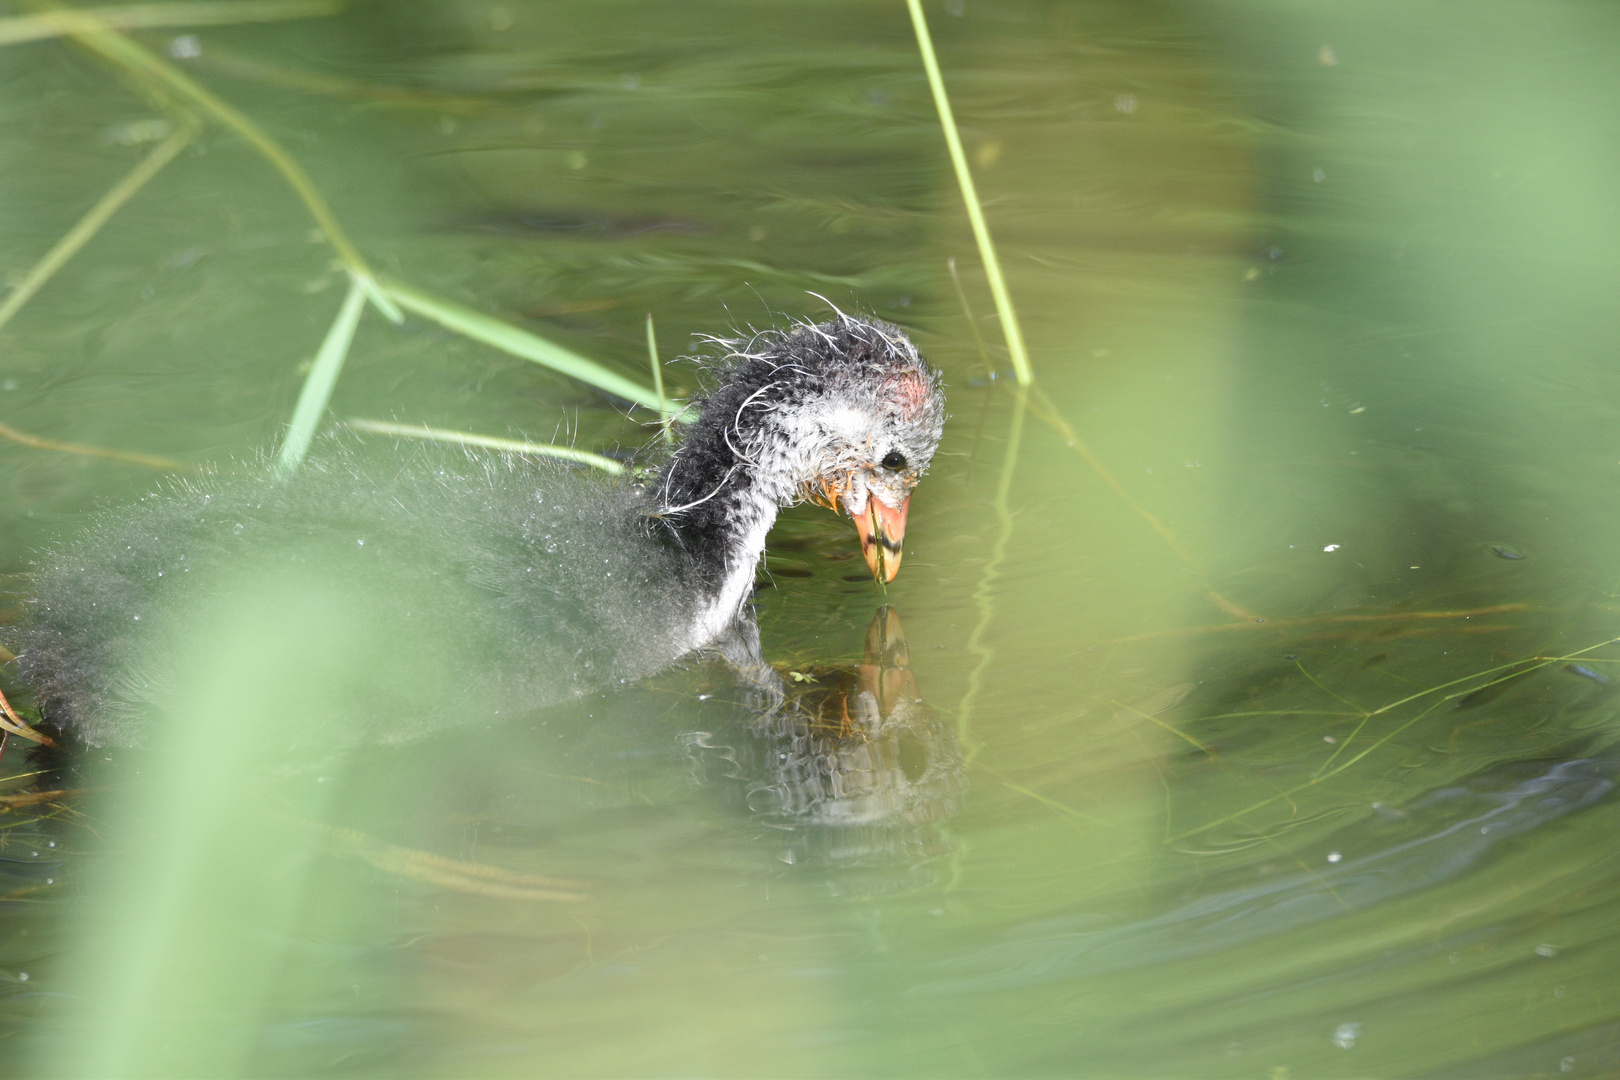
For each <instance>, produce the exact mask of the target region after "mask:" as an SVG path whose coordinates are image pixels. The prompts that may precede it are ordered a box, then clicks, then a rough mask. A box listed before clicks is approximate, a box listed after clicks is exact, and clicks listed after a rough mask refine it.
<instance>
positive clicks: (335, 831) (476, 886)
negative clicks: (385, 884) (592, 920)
mask: <svg viewBox="0 0 1620 1080" xmlns="http://www.w3.org/2000/svg"><path fill="white" fill-rule="evenodd" d="M305 824H307V825H309V826H310V827H311V828H313V829H315V830H316V831H318V832H320V833H321V834H323V835H324V836H326V838H327V840H328V841H329V843H330V844H331V849H332V850H333V851H334V852H336V853H339V854H344V855H352V856H354V857H355V858H358V859H361V860H363V861H365V862H368V863H370V864H371V865H372V866H374V867H376V868H377V869H378V870H381V871H382V872H383V873H385V874H393V875H395V876H397V877H403V878H409V879H411V880H412V881H422V882H426V883H427V884H429V885H438V886H440V887H442V888H446V889H453V890H455V891H456V892H464V893H475V894H477V895H480V896H490V897H495V898H496V899H500V900H547V901H579V900H586V899H589V897H588V895H587V894H586V893H584V892H582V891H580V890H582V889H584V887H585V886H584V883H582V882H579V881H572V880H569V879H566V878H552V877H542V876H540V875H538V874H521V873H518V872H517V871H515V870H507V869H505V868H504V867H500V866H491V865H490V864H488V863H475V862H463V861H462V860H460V859H448V858H445V857H444V856H443V855H435V854H433V853H432V852H429V851H420V850H418V849H416V848H408V847H400V846H399V845H397V844H390V843H388V842H387V841H385V840H379V839H378V838H377V837H375V836H372V835H370V834H368V833H363V832H361V831H360V830H358V829H348V828H344V827H342V826H338V825H324V824H319V823H315V822H305Z"/></svg>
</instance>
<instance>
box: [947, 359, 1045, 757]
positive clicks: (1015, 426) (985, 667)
mask: <svg viewBox="0 0 1620 1080" xmlns="http://www.w3.org/2000/svg"><path fill="white" fill-rule="evenodd" d="M1016 393H1017V396H1016V399H1015V400H1014V402H1013V415H1012V424H1011V426H1010V428H1009V429H1008V432H1007V453H1006V456H1005V457H1003V458H1002V461H1001V478H1000V480H998V481H997V483H996V497H995V511H996V523H997V525H998V526H999V529H998V530H997V532H996V539H995V543H994V544H992V545H991V547H990V561H989V562H987V563H985V566H984V573H982V574H980V575H979V583H978V585H977V586H975V587H974V589H973V603H974V606H976V607H977V608H978V609H979V621H978V622H976V623H975V624H974V625H973V633H971V634H969V635H968V640H967V647H968V652H970V653H972V654H974V655H975V656H977V657H978V658H979V662H978V663H977V664H974V665H973V670H972V671H970V672H968V684H967V690H966V692H964V693H963V694H962V700H961V702H960V703H958V705H957V706H956V741H957V743H958V745H960V746H961V747H962V758H963V760H964V761H965V762H966V763H967V764H969V765H971V764H972V763H973V759H974V758H975V757H977V756H978V753H979V750H980V749H982V748H983V746H984V744H983V743H981V742H979V741H977V740H975V739H974V738H973V727H972V725H973V706H974V705H975V704H976V703H977V701H978V698H979V694H980V692H981V691H982V690H983V689H984V676H985V673H986V672H987V671H989V670H990V664H991V662H992V661H993V660H995V658H996V650H995V649H994V648H993V647H991V646H989V645H986V644H985V643H984V635H985V633H986V631H988V630H989V629H990V623H991V621H992V620H993V619H994V618H995V615H996V604H995V583H996V579H997V578H999V577H1000V576H1001V564H1002V563H1003V562H1005V561H1006V558H1007V544H1008V542H1010V541H1011V540H1012V531H1013V517H1012V507H1011V505H1010V504H1009V502H1008V498H1007V497H1008V494H1009V493H1010V492H1011V491H1012V479H1013V472H1014V471H1015V469H1016V468H1017V465H1018V444H1019V442H1020V441H1021V440H1022V439H1023V437H1024V409H1025V406H1026V405H1027V404H1028V394H1027V392H1026V391H1025V390H1024V388H1023V387H1019V388H1018V390H1017V392H1016Z"/></svg>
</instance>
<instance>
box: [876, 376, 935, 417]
mask: <svg viewBox="0 0 1620 1080" xmlns="http://www.w3.org/2000/svg"><path fill="white" fill-rule="evenodd" d="M883 395H884V397H886V398H887V399H888V400H889V401H892V402H893V403H894V404H895V405H896V406H897V407H898V408H899V410H900V415H901V416H903V417H905V418H906V419H907V420H910V419H911V418H912V417H914V416H916V415H917V414H918V413H920V412H922V411H923V409H924V407H926V406H927V404H928V398H929V393H928V379H927V378H925V377H924V376H923V374H922V373H921V372H918V371H902V372H900V373H899V374H898V375H891V376H889V377H888V378H887V379H885V380H884V381H883Z"/></svg>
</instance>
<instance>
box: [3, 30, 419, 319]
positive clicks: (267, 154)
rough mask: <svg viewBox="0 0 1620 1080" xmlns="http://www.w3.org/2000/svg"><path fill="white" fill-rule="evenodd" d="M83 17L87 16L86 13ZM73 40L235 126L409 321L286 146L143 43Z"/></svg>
mask: <svg viewBox="0 0 1620 1080" xmlns="http://www.w3.org/2000/svg"><path fill="white" fill-rule="evenodd" d="M34 6H36V7H40V8H44V9H45V10H48V11H55V12H61V11H65V10H70V9H66V8H63V7H62V5H60V4H56V3H53V2H44V0H35V3H34ZM81 14H82V12H81ZM72 36H73V39H74V40H75V41H77V42H79V43H80V44H81V45H83V46H85V47H86V48H88V49H90V50H92V51H94V52H96V53H99V54H100V55H101V56H102V57H104V58H106V59H107V60H110V61H112V62H113V63H114V64H116V65H118V66H119V67H121V68H123V69H124V70H126V71H129V72H131V73H132V74H134V75H136V76H138V77H139V78H141V79H144V80H146V81H148V82H151V83H155V84H157V85H159V86H162V87H164V88H165V89H167V90H170V91H172V92H174V93H176V94H178V95H179V96H180V97H181V98H183V99H185V100H188V101H190V102H191V103H192V104H194V105H196V106H197V107H198V108H200V109H201V110H202V111H203V112H205V113H207V114H208V115H209V116H211V117H213V118H214V119H215V120H217V121H218V122H219V123H220V124H223V125H224V126H225V127H227V128H230V129H231V130H232V131H234V132H236V133H237V134H238V135H240V136H241V137H242V138H243V139H246V140H247V142H248V145H250V146H252V147H253V148H254V149H255V150H257V151H258V152H259V154H260V155H261V156H262V157H264V158H265V160H267V161H269V162H270V164H271V165H272V166H274V167H275V169H276V171H277V172H279V173H280V174H281V176H282V179H284V180H286V181H287V184H288V185H289V186H290V187H291V188H292V189H293V192H294V193H295V194H296V195H297V196H298V198H299V199H300V200H302V201H303V203H304V206H305V207H306V208H308V210H309V212H310V216H312V217H313V218H314V219H315V223H316V224H317V225H319V226H320V229H321V232H322V233H324V234H325V236H326V239H327V242H328V243H330V244H331V245H332V247H333V248H334V249H336V251H337V253H338V257H339V258H340V259H342V260H343V262H344V264H345V265H346V266H347V267H348V268H349V273H350V274H351V275H352V276H353V277H354V279H355V281H356V283H358V284H359V286H360V287H361V288H362V289H363V290H364V291H365V293H366V295H367V297H368V298H369V299H370V300H371V302H372V303H374V304H376V305H377V307H378V309H379V310H381V311H382V313H383V314H384V315H386V316H388V318H389V319H390V320H392V321H393V322H396V323H397V322H402V321H404V316H403V315H401V314H400V312H399V308H397V307H395V306H394V303H393V302H392V301H391V300H390V299H389V298H388V297H387V296H385V295H384V294H383V292H382V290H381V289H380V288H378V287H377V284H376V274H375V273H373V271H372V269H371V265H370V264H369V263H367V262H366V259H365V256H363V255H361V254H360V250H359V249H358V248H356V247H355V246H354V244H353V243H352V242H350V240H349V236H348V234H347V233H345V232H344V231H343V226H342V225H339V224H338V220H337V216H336V215H335V214H333V213H332V208H331V206H329V205H328V204H327V202H326V197H325V196H324V195H322V194H321V193H320V191H319V189H317V188H316V187H315V182H314V181H313V180H311V179H310V178H309V174H308V173H306V172H305V171H304V167H303V166H302V165H300V164H298V162H297V161H295V160H294V159H293V157H292V155H290V154H288V153H287V151H285V150H283V149H282V148H281V144H280V143H278V142H276V141H275V140H274V139H272V138H271V137H270V136H269V135H267V134H266V133H265V132H264V131H263V130H262V129H261V128H260V127H259V126H258V125H257V124H255V123H254V122H253V121H252V120H249V119H248V118H247V117H246V116H245V115H243V114H242V113H241V112H239V111H237V109H236V108H235V107H234V106H232V105H230V104H228V103H226V102H225V101H224V100H222V99H221V98H218V97H216V96H215V95H214V94H213V93H212V92H211V91H209V90H206V89H204V88H203V87H202V86H201V85H200V84H198V83H197V82H196V81H195V80H193V79H192V78H191V76H189V75H187V74H186V73H185V72H183V71H181V70H180V69H179V68H177V67H175V66H174V65H173V64H171V63H169V62H168V61H166V60H164V59H162V58H161V57H159V56H157V55H155V54H154V53H152V52H150V51H149V50H147V49H145V48H143V47H142V46H140V45H138V44H137V43H136V42H134V41H132V40H131V39H130V38H128V37H125V36H124V35H123V34H120V33H118V32H117V31H115V30H113V29H112V28H110V27H108V26H107V25H106V24H105V23H101V22H97V21H94V20H86V23H85V25H84V26H83V27H81V28H79V29H75V30H74V31H73V32H72Z"/></svg>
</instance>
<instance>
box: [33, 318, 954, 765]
mask: <svg viewBox="0 0 1620 1080" xmlns="http://www.w3.org/2000/svg"><path fill="white" fill-rule="evenodd" d="M715 344H717V345H719V346H720V347H721V348H720V350H719V351H720V352H722V353H723V354H724V355H723V356H722V357H721V358H720V359H719V361H718V362H717V363H716V364H715V366H714V368H713V371H712V375H713V378H714V385H713V386H712V388H711V389H710V390H709V392H708V393H707V394H706V395H705V396H703V397H702V398H701V399H700V400H699V402H698V403H697V405H698V408H699V415H698V417H697V419H696V421H695V422H694V423H693V424H691V425H690V426H689V428H688V430H687V432H686V434H685V437H684V438H683V439H682V440H681V442H680V444H679V445H678V447H677V448H676V449H675V450H674V452H673V453H672V454H670V455H669V456H668V458H667V459H666V460H665V461H663V462H662V463H661V464H660V465H659V466H658V467H657V468H656V470H654V471H653V472H651V473H650V474H648V473H645V472H644V473H643V475H644V476H646V477H648V478H646V479H643V480H639V481H637V480H622V481H615V480H609V479H606V478H603V477H600V476H598V475H595V474H586V473H583V472H581V471H579V470H576V469H571V468H568V467H564V466H559V465H555V464H551V463H535V462H531V461H528V460H526V459H521V458H514V457H496V456H472V455H468V454H465V453H460V452H457V451H450V450H442V449H427V448H420V447H416V448H397V449H396V450H395V451H394V453H392V454H391V455H389V456H386V457H381V458H380V457H379V456H378V455H374V454H373V455H368V454H364V453H362V452H360V451H359V450H358V449H356V448H355V447H353V446H345V445H344V444H342V443H341V442H338V441H329V442H328V443H326V444H325V445H324V446H323V448H322V450H321V451H320V452H319V453H317V454H316V455H315V456H314V457H312V459H311V460H310V461H309V462H307V463H306V465H305V467H304V469H303V470H302V471H301V472H300V474H299V475H298V476H297V477H296V478H295V479H294V480H292V481H291V482H289V483H286V484H276V483H274V482H273V481H272V480H271V479H270V477H269V472H268V470H267V469H265V468H262V467H256V468H254V469H250V470H246V471H244V472H241V473H238V474H236V475H227V474H225V473H218V472H217V473H213V474H209V475H206V476H204V477H202V478H198V479H191V480H184V481H176V482H174V483H173V484H172V485H171V486H170V487H169V488H168V489H166V490H164V491H160V492H158V493H156V494H152V495H149V496H147V497H146V498H144V499H142V500H140V501H139V502H137V503H135V504H133V505H131V506H126V507H122V508H118V509H114V510H110V511H107V512H105V513H103V514H102V515H100V516H99V518H98V519H97V520H96V521H95V522H94V523H93V524H92V525H91V526H90V527H89V528H88V529H87V530H86V531H85V532H84V533H82V534H81V535H79V536H78V537H76V538H74V539H70V540H68V541H66V542H63V543H61V544H59V545H58V546H56V547H54V548H52V549H51V550H49V551H47V552H45V553H43V554H42V556H41V557H40V558H39V560H38V561H37V562H36V565H35V567H34V570H33V573H32V575H31V578H30V581H29V586H28V599H27V602H26V609H27V615H26V618H25V620H24V621H23V623H22V624H21V625H20V626H18V627H14V628H12V629H11V630H10V631H9V632H8V637H9V643H10V644H12V647H13V650H14V651H15V652H16V653H17V655H18V660H19V662H20V664H21V667H22V671H23V675H24V679H25V682H26V684H27V685H28V686H30V688H31V689H32V690H33V691H34V694H35V700H36V703H37V704H38V705H39V707H40V710H41V713H42V715H43V716H44V717H45V718H46V720H47V722H48V723H49V724H50V725H52V726H54V727H55V728H56V729H57V730H58V731H61V732H65V733H68V734H70V735H71V736H73V737H75V738H77V739H78V740H80V741H82V742H84V743H87V744H89V745H92V746H96V745H107V744H112V745H128V744H135V743H138V742H140V741H142V738H143V734H144V732H145V730H146V727H147V725H148V724H149V723H150V722H151V721H152V719H153V717H154V714H157V715H161V714H162V713H163V712H164V710H165V709H166V708H167V707H168V705H169V703H170V702H171V700H172V699H173V696H174V695H175V694H177V693H179V692H181V690H182V688H183V687H184V685H185V683H186V680H187V678H188V676H189V674H190V673H191V672H192V670H193V669H194V667H195V665H196V664H197V663H199V662H200V661H199V656H201V655H202V654H203V653H204V652H205V651H206V647H207V646H208V645H209V643H210V641H211V640H212V639H211V637H210V635H213V636H216V637H217V635H219V634H220V633H224V632H225V631H221V630H220V629H219V628H220V627H230V628H231V629H230V630H229V633H231V634H234V635H236V636H237V637H241V638H243V640H241V641H238V642H237V643H236V647H237V648H243V649H253V648H256V647H258V646H257V644H256V643H255V641H254V634H255V633H260V632H262V633H263V634H265V635H276V634H282V635H287V634H292V635H295V636H298V637H299V638H300V639H302V638H303V637H304V636H308V637H309V640H310V642H311V645H310V648H309V650H308V652H307V654H295V655H298V660H297V662H296V663H295V664H294V665H293V668H294V670H291V671H288V672H287V673H286V683H285V692H286V694H287V698H288V701H289V711H290V712H293V713H296V714H297V715H296V719H292V718H290V719H289V724H288V731H289V732H296V733H297V736H296V738H293V741H297V739H300V738H312V737H313V738H319V739H323V740H329V741H339V742H356V741H368V742H389V741H397V740H400V739H404V738H410V737H414V736H416V735H419V734H422V733H424V732H427V731H431V730H435V729H439V728H443V727H446V726H449V725H451V724H453V723H457V722H469V721H479V720H488V719H490V718H492V717H500V716H511V715H513V714H518V713H522V712H525V711H528V710H532V709H534V708H537V707H539V706H543V705H547V704H553V703H556V702H559V701H562V700H565V699H567V698H570V697H573V696H577V695H579V694H581V693H584V692H587V691H589V690H592V689H595V688H598V687H602V686H605V685H609V684H614V683H623V682H628V681H632V680H635V679H639V678H642V677H644V676H647V675H650V674H652V673H654V672H656V671H658V670H659V669H661V668H664V667H666V666H668V665H669V664H670V663H671V662H673V661H674V660H676V659H677V658H678V657H681V656H683V655H685V654H686V653H689V652H691V651H692V650H694V649H699V648H703V647H705V646H708V645H711V644H713V643H715V642H716V640H717V639H719V638H721V637H722V635H725V634H726V633H727V632H728V630H730V629H732V628H733V627H734V626H735V625H736V624H737V621H738V618H739V615H740V614H742V613H743V610H744V605H745V602H746V600H747V598H748V595H749V593H750V591H751V589H752V586H753V579H754V573H755V567H756V565H757V563H758V560H759V558H760V556H761V554H762V553H763V551H764V546H765V535H766V532H767V531H768V530H769V529H770V526H771V524H772V523H773V522H774V520H775V518H776V514H777V511H778V510H779V509H780V508H782V507H784V506H788V505H791V504H792V503H795V502H798V501H802V500H804V499H807V498H808V499H814V500H816V501H820V502H824V503H826V504H828V505H835V506H838V507H840V508H842V509H843V510H844V511H845V512H847V513H849V514H850V516H851V517H852V518H854V519H855V521H856V523H857V526H858V528H859V531H860V535H861V540H862V543H863V547H864V550H865V553H866V555H867V561H868V563H869V564H870V565H871V566H872V568H873V571H874V573H877V574H879V575H880V576H883V577H885V578H892V577H893V574H894V571H895V569H896V568H897V566H898V557H899V543H900V540H901V537H902V535H903V530H904V524H905V510H906V506H907V502H908V499H909V495H910V492H911V489H912V488H913V487H914V486H915V485H916V483H917V481H918V479H919V478H920V477H921V476H922V474H923V473H924V472H925V471H926V470H927V468H928V465H929V462H930V461H931V459H932V457H933V454H934V451H935V449H936V447H937V446H938V443H939V437H940V430H941V427H942V425H943V422H944V398H943V395H942V393H941V390H940V381H939V376H938V374H937V373H936V372H935V371H934V370H933V369H932V368H931V367H929V365H928V364H927V363H926V362H925V361H924V360H923V359H922V358H921V357H920V356H919V355H918V354H917V351H916V349H915V347H914V346H913V345H912V344H911V342H910V341H909V340H908V339H907V338H906V336H905V335H904V333H903V332H901V331H900V330H899V329H898V328H896V327H893V326H889V325H886V324H884V323H880V322H875V321H868V320H861V319H856V318H851V317H848V316H842V315H840V317H839V318H838V319H836V320H834V321H831V322H827V323H822V324H820V325H808V324H806V325H800V326H797V327H795V328H794V329H792V330H790V331H785V332H782V331H771V332H766V333H761V334H757V335H755V336H753V337H751V338H748V339H737V340H727V339H715ZM244 627H246V628H247V629H246V630H245V631H244V629H243V628H244ZM312 630H318V631H320V633H312ZM327 631H330V632H329V633H328V632H327ZM244 635H245V636H244ZM317 638H318V642H319V643H317ZM334 641H338V642H341V643H342V645H341V647H334V646H333V645H332V642H334ZM357 658H363V659H361V660H360V661H359V662H356V659H357ZM306 664H307V665H308V667H307V668H306V667H305V665H306ZM323 665H325V666H323ZM332 665H340V666H341V673H339V674H333V672H334V671H336V670H338V669H337V668H334V667H332ZM310 672H320V673H321V677H320V678H319V679H312V677H311V676H310V675H309V673H310ZM306 683H308V684H311V685H314V684H316V683H318V685H319V687H320V697H319V700H316V701H308V700H301V698H300V694H299V690H300V686H301V685H304V684H306ZM222 722H224V721H223V720H222Z"/></svg>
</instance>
